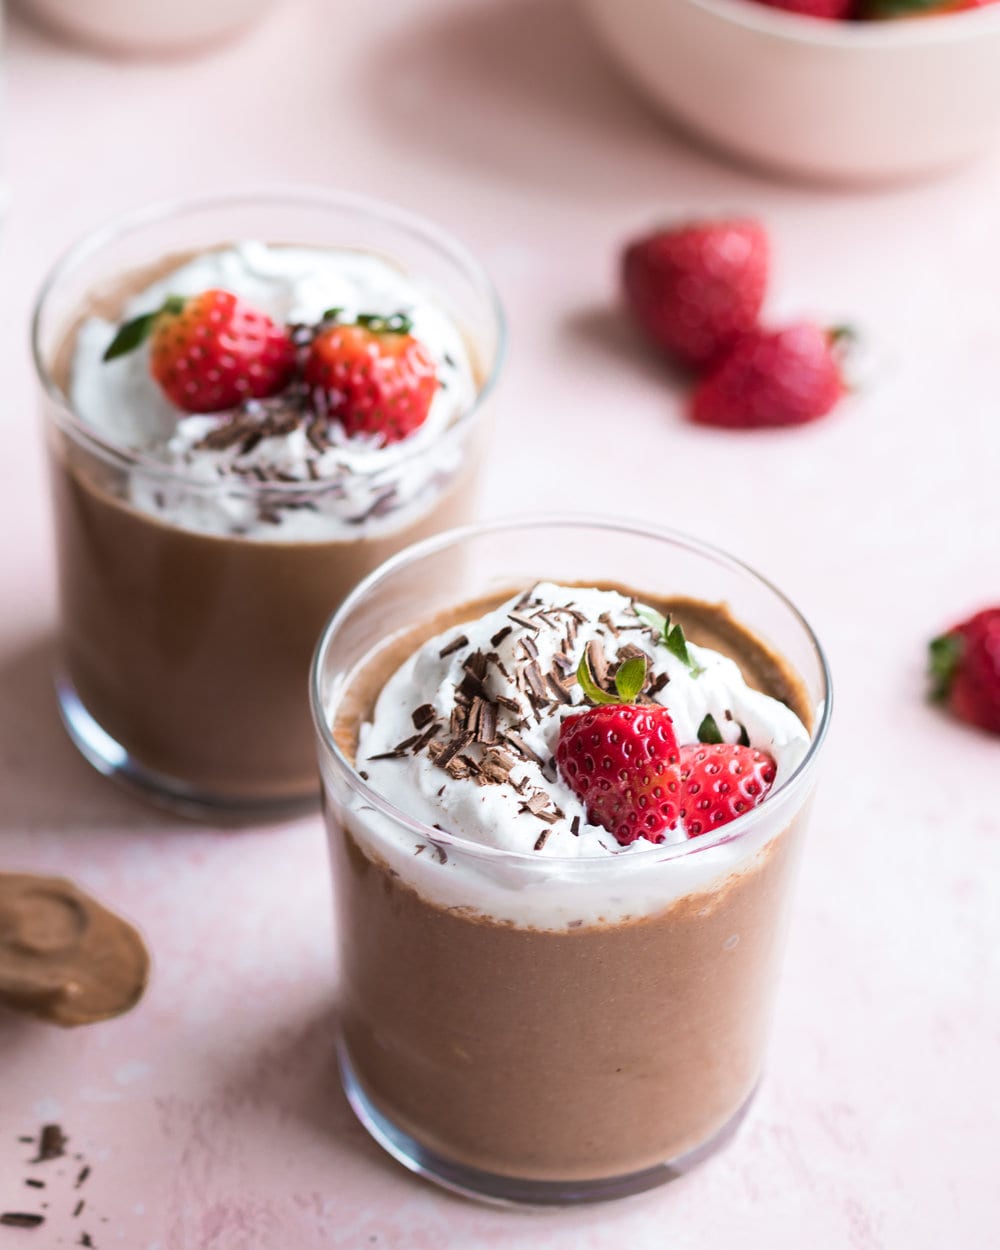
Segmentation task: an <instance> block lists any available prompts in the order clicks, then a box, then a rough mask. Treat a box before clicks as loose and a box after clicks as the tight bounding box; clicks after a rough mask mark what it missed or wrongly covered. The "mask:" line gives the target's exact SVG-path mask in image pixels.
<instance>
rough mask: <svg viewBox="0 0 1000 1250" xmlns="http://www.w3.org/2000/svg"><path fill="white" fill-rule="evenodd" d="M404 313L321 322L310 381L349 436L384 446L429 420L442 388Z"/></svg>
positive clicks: (321, 404) (311, 356) (310, 358)
mask: <svg viewBox="0 0 1000 1250" xmlns="http://www.w3.org/2000/svg"><path fill="white" fill-rule="evenodd" d="M411 330H412V325H411V323H410V321H409V319H408V318H407V317H405V316H403V315H402V314H397V315H394V316H391V317H381V316H374V315H362V316H359V317H358V318H357V319H356V320H355V321H353V322H340V321H336V320H334V321H333V322H332V324H324V325H323V326H321V328H320V330H319V332H318V333H317V335H316V337H315V338H314V339H313V342H312V346H311V348H310V349H309V356H308V359H307V360H306V365H305V379H306V382H307V383H308V385H309V387H310V388H311V391H312V395H313V399H314V402H315V403H316V405H317V407H319V408H320V409H321V411H323V412H325V413H327V414H328V415H330V416H332V417H336V418H337V420H339V421H340V423H341V425H342V426H343V427H344V430H345V432H346V433H347V434H348V435H349V436H350V435H356V434H369V435H375V436H377V437H378V438H379V439H380V441H381V443H382V444H383V445H387V444H389V443H396V442H399V441H400V440H402V439H404V438H407V437H408V436H409V435H410V434H412V433H413V432H414V431H415V430H417V429H419V427H420V426H421V425H423V423H424V422H425V421H426V420H427V416H428V413H429V412H430V408H431V403H432V402H433V399H434V396H435V394H436V393H437V389H438V377H437V370H436V368H435V365H434V361H433V359H432V358H431V355H430V353H429V352H428V350H427V348H426V347H425V346H424V345H423V343H421V342H420V341H419V340H418V339H415V338H414V337H413V335H412V333H411Z"/></svg>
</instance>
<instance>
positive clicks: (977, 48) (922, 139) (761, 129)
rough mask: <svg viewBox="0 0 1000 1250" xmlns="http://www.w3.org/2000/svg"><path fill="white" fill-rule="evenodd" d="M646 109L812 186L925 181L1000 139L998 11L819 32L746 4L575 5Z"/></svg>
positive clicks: (713, 0) (648, 0)
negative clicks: (653, 107) (652, 107)
mask: <svg viewBox="0 0 1000 1250" xmlns="http://www.w3.org/2000/svg"><path fill="white" fill-rule="evenodd" d="M583 4H584V7H585V9H586V10H587V12H588V14H589V16H590V19H591V21H592V24H593V26H594V28H595V29H596V30H597V32H598V34H599V36H600V37H601V39H602V40H603V42H604V43H605V44H606V45H607V48H608V50H609V51H610V53H611V54H612V56H613V57H614V59H615V60H617V61H618V62H619V64H620V65H621V66H622V68H623V69H624V70H625V71H626V73H627V74H628V75H629V76H630V77H631V78H632V79H633V80H634V81H635V83H636V84H637V85H638V86H639V87H640V88H641V89H642V90H643V91H644V92H645V93H646V94H647V95H648V96H649V97H650V98H651V99H652V100H653V101H654V102H655V103H656V104H658V105H660V106H662V107H663V108H664V109H666V110H668V111H669V112H670V114H671V115H672V116H673V117H674V118H676V119H677V120H678V121H680V122H681V123H682V124H683V125H685V126H686V127H688V128H689V129H690V130H692V131H694V132H696V133H698V134H699V135H701V136H702V137H703V138H705V139H707V140H708V141H709V142H711V143H713V144H716V145H718V146H719V147H722V148H726V149H727V150H729V151H730V152H733V153H735V154H736V155H738V156H740V157H743V158H744V159H747V160H750V161H753V162H754V163H757V164H763V165H767V166H770V167H771V168H774V169H779V170H783V171H785V172H789V173H794V174H798V175H805V176H808V177H813V178H822V179H830V180H838V181H844V180H847V181H861V180H863V181H872V180H878V179H895V178H907V177H911V176H916V175H922V174H929V173H934V172H937V171H940V170H944V169H946V168H948V167H949V166H953V165H956V164H958V163H960V162H962V161H964V160H966V159H968V158H969V157H971V156H974V155H976V154H978V153H979V152H981V151H982V150H983V149H985V148H986V147H987V146H989V144H990V143H992V142H993V141H994V140H995V139H996V138H997V137H998V135H1000V4H996V5H994V6H988V7H986V8H983V9H979V10H976V11H971V12H967V13H956V14H949V15H942V16H933V17H925V18H919V19H907V20H898V21H890V22H864V23H862V22H833V21H823V20H821V19H816V18H809V17H801V16H799V15H797V14H793V13H786V12H783V11H782V10H779V9H772V8H768V7H766V6H765V5H762V4H757V3H755V2H754V0H583Z"/></svg>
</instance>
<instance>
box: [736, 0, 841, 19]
mask: <svg viewBox="0 0 1000 1250" xmlns="http://www.w3.org/2000/svg"><path fill="white" fill-rule="evenodd" d="M757 2H758V4H766V5H767V6H768V8H771V9H784V10H785V11H786V12H788V13H799V14H801V15H802V16H803V17H821V18H824V19H825V20H827V21H841V22H842V21H847V20H848V19H849V18H852V17H854V16H855V8H856V5H855V0H757Z"/></svg>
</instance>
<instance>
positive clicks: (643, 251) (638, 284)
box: [622, 220, 770, 368]
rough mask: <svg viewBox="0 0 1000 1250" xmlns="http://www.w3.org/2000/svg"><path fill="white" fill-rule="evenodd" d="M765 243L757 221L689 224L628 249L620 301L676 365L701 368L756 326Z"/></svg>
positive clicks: (764, 273)
mask: <svg viewBox="0 0 1000 1250" xmlns="http://www.w3.org/2000/svg"><path fill="white" fill-rule="evenodd" d="M769 257H770V244H769V242H768V238H767V234H766V233H765V231H764V228H763V226H761V225H760V224H759V223H758V222H756V221H750V220H734V221H706V222H695V223H693V224H690V225H685V226H680V227H678V228H676V229H672V230H660V231H657V232H656V233H654V234H651V235H648V236H646V237H645V238H642V239H637V240H636V241H635V242H633V243H632V244H630V245H629V247H628V248H627V249H626V251H625V255H624V257H623V261H622V277H623V282H624V287H625V298H626V302H627V303H628V306H629V308H630V309H631V310H632V313H633V315H634V317H635V319H636V320H637V321H638V323H639V325H640V326H642V328H643V329H644V330H645V331H646V333H647V334H648V335H649V337H650V338H651V339H652V340H653V342H654V343H657V344H659V346H660V347H662V348H664V349H665V350H666V351H667V352H669V353H670V354H671V355H672V356H673V357H675V359H677V360H678V361H680V362H681V363H682V364H685V365H690V366H693V367H695V368H703V367H704V366H706V365H708V364H711V363H712V362H713V361H714V360H717V359H718V358H719V356H720V355H721V354H722V353H723V352H724V351H725V349H726V348H728V347H729V346H731V344H732V343H733V342H734V341H735V340H736V339H737V338H738V337H739V335H740V334H742V333H744V332H745V331H747V330H750V329H752V328H753V327H754V326H755V325H756V324H757V317H758V315H759V313H760V308H761V304H762V303H763V300H764V290H765V287H766V286H767V275H768V263H769Z"/></svg>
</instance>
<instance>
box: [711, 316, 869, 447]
mask: <svg viewBox="0 0 1000 1250" xmlns="http://www.w3.org/2000/svg"><path fill="white" fill-rule="evenodd" d="M844 390H845V387H844V380H843V377H842V375H841V366H840V358H839V354H838V352H837V350H836V347H835V340H834V335H832V334H831V333H830V331H828V330H824V329H822V328H821V327H820V326H817V325H814V324H813V323H812V322H809V321H802V322H798V323H797V324H795V325H791V326H787V327H786V328H785V329H783V330H753V331H751V332H750V333H748V334H744V335H743V336H742V337H741V338H740V339H739V340H738V341H737V343H736V344H735V346H734V347H733V348H732V350H731V351H730V352H729V353H728V354H727V355H726V356H725V357H724V358H723V359H722V360H721V361H720V362H719V364H718V365H716V367H715V368H714V369H713V370H712V372H711V373H709V374H708V375H707V376H706V377H705V378H703V379H702V381H701V382H700V383H699V384H698V386H697V388H696V389H695V392H694V396H693V398H692V401H691V416H692V419H693V420H695V421H697V422H698V423H699V424H700V425H717V426H723V427H725V428H727V429H739V430H750V429H757V428H760V427H764V426H782V425H804V424H805V423H806V422H807V421H815V420H817V419H818V418H819V417H823V416H825V415H826V414H827V413H828V412H829V411H830V410H831V409H832V408H833V407H834V405H835V404H836V403H837V401H838V400H839V399H840V397H841V396H842V395H843V394H844Z"/></svg>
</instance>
